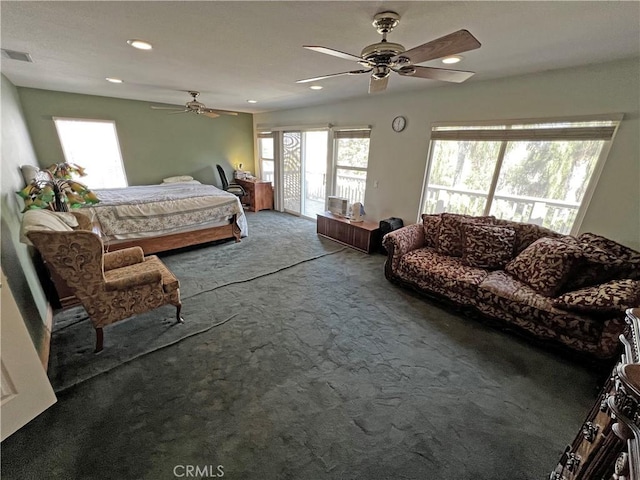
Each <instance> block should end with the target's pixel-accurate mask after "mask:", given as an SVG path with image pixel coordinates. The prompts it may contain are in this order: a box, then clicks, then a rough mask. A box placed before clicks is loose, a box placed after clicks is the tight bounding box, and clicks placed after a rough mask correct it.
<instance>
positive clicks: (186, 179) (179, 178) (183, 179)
mask: <svg viewBox="0 0 640 480" xmlns="http://www.w3.org/2000/svg"><path fill="white" fill-rule="evenodd" d="M191 181H193V177H192V176H191V175H177V176H175V177H167V178H163V179H162V183H176V182H191Z"/></svg>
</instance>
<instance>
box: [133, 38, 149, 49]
mask: <svg viewBox="0 0 640 480" xmlns="http://www.w3.org/2000/svg"><path fill="white" fill-rule="evenodd" d="M127 43H128V44H129V45H131V46H132V47H133V48H137V49H138V50H151V49H152V48H153V46H152V45H151V44H150V43H149V42H145V41H144V40H137V39H135V38H134V39H131V40H127Z"/></svg>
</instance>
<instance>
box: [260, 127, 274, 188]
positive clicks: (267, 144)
mask: <svg viewBox="0 0 640 480" xmlns="http://www.w3.org/2000/svg"><path fill="white" fill-rule="evenodd" d="M274 138H275V136H274V134H273V132H260V133H258V161H259V162H260V172H261V177H262V180H264V181H266V182H271V183H273V176H274V170H275V156H274Z"/></svg>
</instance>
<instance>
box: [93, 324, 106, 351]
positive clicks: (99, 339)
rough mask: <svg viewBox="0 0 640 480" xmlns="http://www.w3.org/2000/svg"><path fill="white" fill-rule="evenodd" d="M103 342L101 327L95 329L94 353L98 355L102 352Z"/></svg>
mask: <svg viewBox="0 0 640 480" xmlns="http://www.w3.org/2000/svg"><path fill="white" fill-rule="evenodd" d="M103 341H104V332H103V331H102V327H98V328H96V350H95V352H94V353H98V352H101V351H102V344H103Z"/></svg>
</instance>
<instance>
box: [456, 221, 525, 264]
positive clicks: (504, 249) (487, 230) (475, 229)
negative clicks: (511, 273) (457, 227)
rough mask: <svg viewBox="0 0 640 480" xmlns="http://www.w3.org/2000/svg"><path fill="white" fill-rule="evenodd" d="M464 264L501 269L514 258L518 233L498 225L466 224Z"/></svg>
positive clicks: (463, 229) (464, 227)
mask: <svg viewBox="0 0 640 480" xmlns="http://www.w3.org/2000/svg"><path fill="white" fill-rule="evenodd" d="M462 233H463V234H462V262H463V263H464V264H465V265H469V266H471V267H477V268H489V269H499V268H504V266H505V265H506V264H507V263H508V262H509V260H511V259H512V258H513V249H514V246H515V241H516V232H515V231H514V230H513V228H509V227H499V226H496V225H474V224H471V223H468V224H465V225H464V226H463V228H462Z"/></svg>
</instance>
